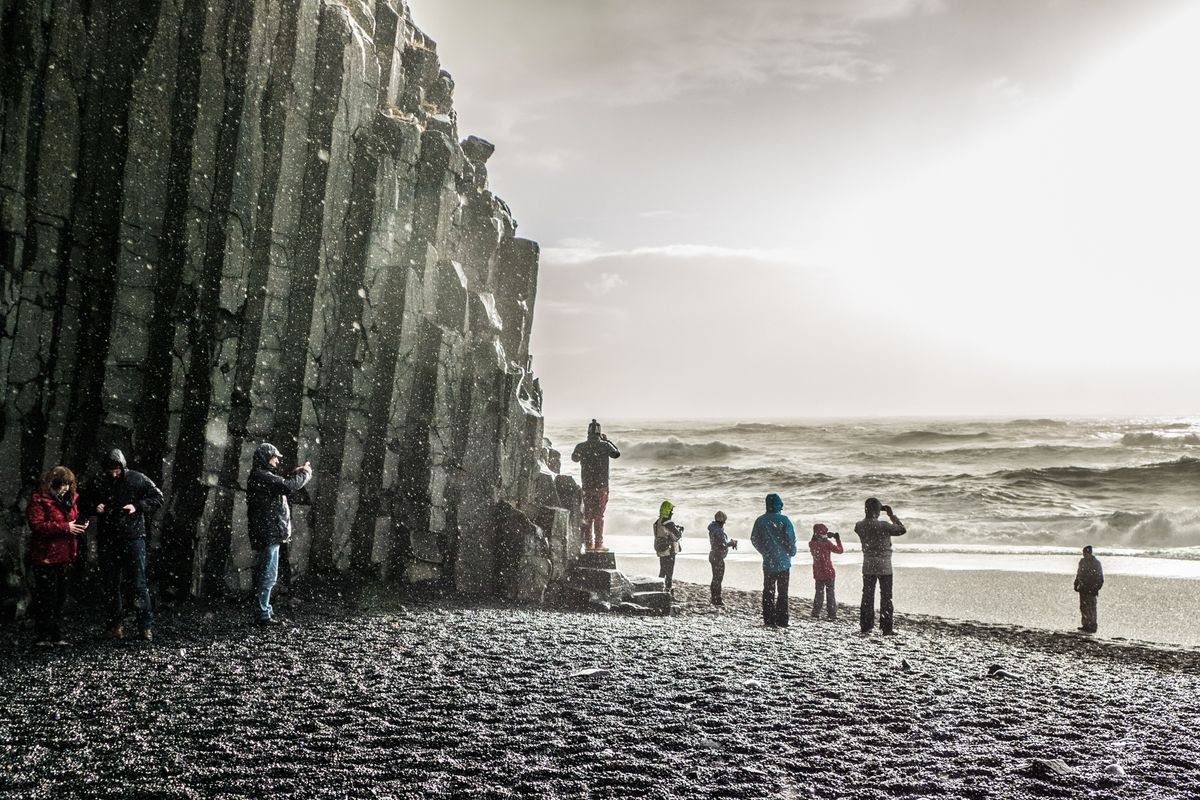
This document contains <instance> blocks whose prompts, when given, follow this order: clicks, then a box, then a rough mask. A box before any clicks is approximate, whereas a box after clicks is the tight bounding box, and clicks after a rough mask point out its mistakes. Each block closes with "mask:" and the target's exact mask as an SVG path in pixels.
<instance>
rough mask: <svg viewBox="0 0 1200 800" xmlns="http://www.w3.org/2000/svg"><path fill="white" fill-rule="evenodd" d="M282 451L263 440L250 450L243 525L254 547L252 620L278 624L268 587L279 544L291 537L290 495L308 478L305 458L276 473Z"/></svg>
mask: <svg viewBox="0 0 1200 800" xmlns="http://www.w3.org/2000/svg"><path fill="white" fill-rule="evenodd" d="M281 458H283V453H281V452H279V449H278V448H277V447H275V445H273V444H270V443H269V442H263V443H262V444H260V445H259V446H258V447H257V448H256V449H255V450H254V462H253V463H252V464H251V466H250V475H249V476H248V477H247V478H246V523H247V525H246V528H247V531H248V532H249V534H250V546H251V547H252V548H254V621H255V623H256V624H258V625H282V624H283V623H282V622H281V621H280V620H279V619H277V618H276V617H275V609H274V607H272V605H271V590H272V589H274V588H275V581H276V580H277V579H278V578H279V546H280V545H282V544H284V543H286V542H287V541H288V540H290V539H291V538H292V507H291V505H290V504H289V503H288V498H289V497H292V496H294V495H295V494H296V493H297V492H299V491H300V490H301V489H303V488H304V486H305V484H307V483H308V482H309V481H310V480H311V479H312V466H310V465H309V463H308V462H307V461H305V462H304V463H303V464H301V465H300V466H298V467H296V468H295V469H293V470H292V472H291V474H290V475H289V476H288V477H286V478H284V477H283V476H282V475H280V474H279V472H278V470H279V460H280V459H281Z"/></svg>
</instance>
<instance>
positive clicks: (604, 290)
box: [583, 272, 629, 294]
mask: <svg viewBox="0 0 1200 800" xmlns="http://www.w3.org/2000/svg"><path fill="white" fill-rule="evenodd" d="M628 285H629V281H627V280H625V279H624V278H622V277H621V276H620V275H618V274H617V273H615V272H601V273H600V275H599V276H598V277H597V278H596V280H594V281H588V282H586V283H584V284H583V288H585V289H587V290H588V291H589V292H592V293H593V294H608V293H609V292H611V291H613V290H614V289H620V288H621V287H623V286H628Z"/></svg>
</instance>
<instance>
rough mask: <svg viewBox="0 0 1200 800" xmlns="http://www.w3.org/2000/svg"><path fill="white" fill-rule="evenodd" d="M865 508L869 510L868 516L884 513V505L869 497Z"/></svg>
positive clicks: (864, 504)
mask: <svg viewBox="0 0 1200 800" xmlns="http://www.w3.org/2000/svg"><path fill="white" fill-rule="evenodd" d="M863 506H864V507H865V508H866V509H867V513H868V514H878V513H879V512H880V511H883V503H881V502H879V500H877V499H876V498H874V497H868V498H867V502H865V503H863Z"/></svg>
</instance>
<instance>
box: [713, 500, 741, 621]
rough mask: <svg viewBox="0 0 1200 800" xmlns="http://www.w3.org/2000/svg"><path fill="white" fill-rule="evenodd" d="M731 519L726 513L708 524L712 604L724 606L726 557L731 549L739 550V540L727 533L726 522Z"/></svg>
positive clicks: (715, 517)
mask: <svg viewBox="0 0 1200 800" xmlns="http://www.w3.org/2000/svg"><path fill="white" fill-rule="evenodd" d="M727 519H729V518H728V517H727V516H726V515H725V512H724V511H718V512H717V513H716V514H715V515H713V521H712V522H710V523H709V524H708V563H709V564H711V565H712V587H711V589H712V604H713V605H714V606H723V605H725V602H724V601H723V600H722V599H721V583H722V582H723V581H724V580H725V556H727V555H729V551H730V549H733V550H737V540H736V539H730V538H729V534H727V533H725V521H726V520H727Z"/></svg>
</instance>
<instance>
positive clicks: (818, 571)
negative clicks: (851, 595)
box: [808, 522, 846, 619]
mask: <svg viewBox="0 0 1200 800" xmlns="http://www.w3.org/2000/svg"><path fill="white" fill-rule="evenodd" d="M808 552H809V553H811V554H812V562H813V565H812V566H813V580H814V581H816V584H817V594H816V596H815V597H814V598H813V607H812V617H813V619H816V618H817V617H819V616H821V607H822V606H825V608H826V611H825V616H826V618H827V619H837V598H836V597H835V596H834V593H833V584H834V580H835V579H836V578H837V572H836V571H835V570H834V568H833V554H834V553H844V552H846V549H845V548H844V547H843V546H842V535H841V534H840V533H838V532H837V531H833V532H832V533H830V531H829V528H828V527H827V526H825V525H822V524H821V523H819V522H818V523H817V524H816V525H813V535H812V539H810V540H809V541H808Z"/></svg>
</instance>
